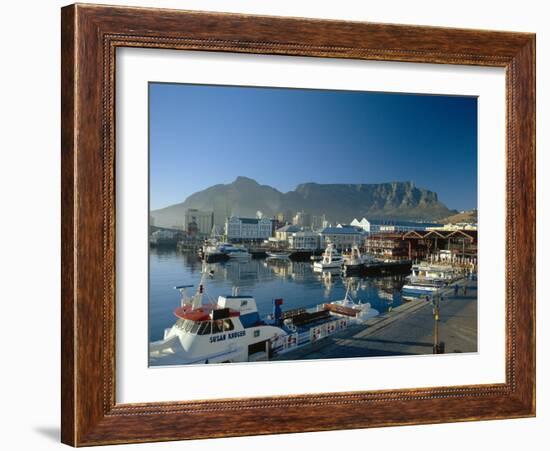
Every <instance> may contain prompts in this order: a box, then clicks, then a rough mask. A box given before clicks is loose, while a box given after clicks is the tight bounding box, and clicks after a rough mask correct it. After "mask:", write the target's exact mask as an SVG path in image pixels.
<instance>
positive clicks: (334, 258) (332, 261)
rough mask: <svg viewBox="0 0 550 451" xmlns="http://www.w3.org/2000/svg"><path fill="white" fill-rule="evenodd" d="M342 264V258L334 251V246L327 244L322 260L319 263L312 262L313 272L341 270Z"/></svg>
mask: <svg viewBox="0 0 550 451" xmlns="http://www.w3.org/2000/svg"><path fill="white" fill-rule="evenodd" d="M343 264H344V258H343V257H342V255H341V254H340V253H339V252H338V251H337V250H336V248H335V247H334V244H332V243H329V244H328V245H327V248H326V249H325V252H324V253H323V258H322V259H321V260H319V261H314V262H313V269H314V270H323V269H335V268H342V265H343Z"/></svg>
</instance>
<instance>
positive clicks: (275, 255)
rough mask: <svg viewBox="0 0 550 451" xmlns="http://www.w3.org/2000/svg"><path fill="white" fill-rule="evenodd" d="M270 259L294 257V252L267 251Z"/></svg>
mask: <svg viewBox="0 0 550 451" xmlns="http://www.w3.org/2000/svg"><path fill="white" fill-rule="evenodd" d="M266 254H267V257H268V258H276V259H287V258H289V257H290V256H291V255H292V252H287V251H267V252H266Z"/></svg>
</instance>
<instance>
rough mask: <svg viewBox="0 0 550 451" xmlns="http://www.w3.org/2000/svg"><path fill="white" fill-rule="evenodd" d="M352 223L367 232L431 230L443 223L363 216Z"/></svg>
mask: <svg viewBox="0 0 550 451" xmlns="http://www.w3.org/2000/svg"><path fill="white" fill-rule="evenodd" d="M350 225H352V226H354V227H360V228H361V229H362V230H363V231H365V232H367V233H398V232H411V231H413V230H430V229H431V228H434V227H436V228H437V227H441V224H437V223H434V222H415V221H402V220H384V219H371V220H368V219H366V218H362V219H361V220H360V221H359V220H358V219H357V218H354V219H353V221H351V223H350Z"/></svg>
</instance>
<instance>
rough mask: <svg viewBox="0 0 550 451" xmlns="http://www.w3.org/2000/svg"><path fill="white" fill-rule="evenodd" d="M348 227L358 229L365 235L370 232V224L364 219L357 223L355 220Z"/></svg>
mask: <svg viewBox="0 0 550 451" xmlns="http://www.w3.org/2000/svg"><path fill="white" fill-rule="evenodd" d="M350 225H352V226H354V227H359V228H361V229H363V230H364V231H365V232H367V233H370V232H371V227H370V222H369V220H368V219H366V218H363V219H361V221H358V220H357V218H355V219H354V220H353V221H351V224H350Z"/></svg>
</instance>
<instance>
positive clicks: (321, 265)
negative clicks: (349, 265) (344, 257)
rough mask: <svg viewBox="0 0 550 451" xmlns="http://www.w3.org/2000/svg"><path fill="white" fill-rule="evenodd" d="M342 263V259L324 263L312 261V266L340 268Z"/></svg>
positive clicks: (317, 267) (316, 267)
mask: <svg viewBox="0 0 550 451" xmlns="http://www.w3.org/2000/svg"><path fill="white" fill-rule="evenodd" d="M343 264H344V262H343V261H333V262H330V263H324V262H322V261H321V262H314V263H313V268H315V269H338V268H341V267H342V265H343Z"/></svg>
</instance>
